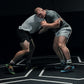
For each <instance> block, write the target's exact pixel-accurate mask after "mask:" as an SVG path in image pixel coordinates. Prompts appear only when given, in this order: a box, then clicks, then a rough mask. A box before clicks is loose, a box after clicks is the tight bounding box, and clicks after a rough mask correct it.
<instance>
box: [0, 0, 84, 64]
mask: <svg viewBox="0 0 84 84" xmlns="http://www.w3.org/2000/svg"><path fill="white" fill-rule="evenodd" d="M38 6H40V7H42V8H44V9H52V10H56V11H57V12H58V13H59V14H60V15H61V16H62V17H63V18H64V19H65V20H66V21H67V22H68V23H69V24H70V25H71V27H72V29H73V32H72V35H71V37H70V39H69V42H68V44H67V46H68V48H69V49H70V52H71V56H80V57H81V58H82V59H83V58H84V56H83V52H84V51H83V49H84V44H83V42H84V37H83V36H84V32H83V31H84V0H0V64H3V63H8V62H9V61H10V59H11V58H13V56H14V54H15V53H16V52H17V51H18V50H19V49H20V47H19V43H18V41H17V38H16V29H17V28H18V26H19V25H21V24H22V23H23V22H24V20H25V19H26V18H28V17H29V16H30V15H32V14H33V13H34V9H35V7H38ZM32 37H33V38H34V42H35V44H36V50H35V53H34V55H33V56H45V55H55V53H54V52H53V49H52V43H53V37H54V35H53V33H52V32H47V33H44V34H41V35H38V34H37V33H35V34H34V35H32Z"/></svg>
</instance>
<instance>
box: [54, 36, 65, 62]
mask: <svg viewBox="0 0 84 84" xmlns="http://www.w3.org/2000/svg"><path fill="white" fill-rule="evenodd" d="M53 50H54V52H55V53H56V54H57V55H58V57H59V58H60V60H64V61H65V58H64V54H63V52H62V51H61V49H60V48H59V46H58V38H57V37H56V36H55V38H54V43H53Z"/></svg>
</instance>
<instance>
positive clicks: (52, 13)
mask: <svg viewBox="0 0 84 84" xmlns="http://www.w3.org/2000/svg"><path fill="white" fill-rule="evenodd" d="M46 13H47V15H49V16H54V15H57V12H56V11H54V10H46Z"/></svg>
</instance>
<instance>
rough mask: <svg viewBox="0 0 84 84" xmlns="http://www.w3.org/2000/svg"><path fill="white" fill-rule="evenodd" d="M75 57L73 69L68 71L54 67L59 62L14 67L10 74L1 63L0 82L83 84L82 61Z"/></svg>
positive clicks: (83, 65) (5, 83)
mask: <svg viewBox="0 0 84 84" xmlns="http://www.w3.org/2000/svg"><path fill="white" fill-rule="evenodd" d="M75 59H76V61H75V62H74V63H73V65H74V66H75V70H74V71H73V72H69V73H61V72H60V70H57V69H55V66H58V65H59V63H50V64H47V65H41V66H40V65H39V66H36V65H34V66H32V67H31V68H29V69H26V68H25V69H24V67H23V66H19V67H15V70H16V74H15V75H11V74H10V73H9V72H8V71H7V69H6V68H5V66H4V64H3V65H1V67H0V84H10V83H11V84H84V63H83V61H82V60H81V59H80V57H76V58H75Z"/></svg>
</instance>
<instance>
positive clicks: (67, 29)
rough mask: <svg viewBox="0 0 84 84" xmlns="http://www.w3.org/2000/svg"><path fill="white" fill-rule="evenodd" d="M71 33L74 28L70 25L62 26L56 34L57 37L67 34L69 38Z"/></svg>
mask: <svg viewBox="0 0 84 84" xmlns="http://www.w3.org/2000/svg"><path fill="white" fill-rule="evenodd" d="M71 33H72V28H71V27H70V26H69V27H63V28H61V29H60V30H58V31H57V32H56V33H55V35H56V37H59V36H65V37H66V38H68V39H69V37H70V35H71Z"/></svg>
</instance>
